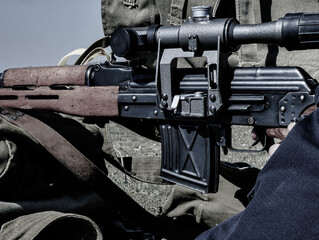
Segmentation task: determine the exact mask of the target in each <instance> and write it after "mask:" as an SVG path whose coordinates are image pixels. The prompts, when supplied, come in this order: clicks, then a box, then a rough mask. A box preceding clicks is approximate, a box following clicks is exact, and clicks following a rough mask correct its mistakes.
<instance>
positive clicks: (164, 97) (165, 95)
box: [162, 93, 168, 101]
mask: <svg viewBox="0 0 319 240" xmlns="http://www.w3.org/2000/svg"><path fill="white" fill-rule="evenodd" d="M162 99H163V100H164V101H166V100H167V99H168V95H167V93H163V95H162Z"/></svg>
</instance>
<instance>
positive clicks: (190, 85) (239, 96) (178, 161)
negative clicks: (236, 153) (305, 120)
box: [0, 7, 319, 192]
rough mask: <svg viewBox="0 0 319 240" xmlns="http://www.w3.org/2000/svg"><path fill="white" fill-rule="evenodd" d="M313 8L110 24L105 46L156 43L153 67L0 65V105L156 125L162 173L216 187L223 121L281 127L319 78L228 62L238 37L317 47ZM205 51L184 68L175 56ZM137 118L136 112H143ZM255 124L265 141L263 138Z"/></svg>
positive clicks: (226, 144)
mask: <svg viewBox="0 0 319 240" xmlns="http://www.w3.org/2000/svg"><path fill="white" fill-rule="evenodd" d="M318 24H319V15H318V14H302V13H298V14H287V15H286V16H285V17H283V18H281V19H279V20H277V21H274V22H269V23H263V24H258V25H240V24H239V23H238V22H237V20H235V19H232V18H231V19H215V18H212V17H211V15H210V9H209V8H206V7H195V8H193V17H192V18H189V20H188V21H186V22H185V23H183V24H182V25H181V26H150V27H144V28H122V29H117V30H116V31H115V32H114V34H113V35H112V36H111V39H110V45H111V48H112V51H113V53H114V54H115V55H116V56H119V57H125V58H126V59H133V58H134V56H135V55H136V54H139V53H143V54H144V56H147V55H148V54H151V53H157V55H156V56H157V63H156V67H155V68H154V69H151V68H149V69H146V68H145V67H143V62H142V60H143V59H142V58H139V60H134V59H133V60H125V61H123V60H121V61H116V60H114V59H115V58H114V59H113V60H112V61H107V62H105V63H103V64H95V65H90V66H69V67H43V68H21V69H8V70H6V71H5V72H3V73H2V74H1V82H0V84H1V89H0V105H1V106H7V107H12V108H17V109H22V110H28V109H45V110H52V111H58V112H63V113H67V114H73V115H79V116H95V117H107V118H110V119H113V120H115V121H122V122H124V123H126V124H129V123H133V124H131V126H133V125H134V129H135V130H137V131H138V130H140V131H141V132H143V130H144V132H145V127H146V126H157V127H158V128H159V131H160V136H161V138H160V139H161V143H162V167H161V176H162V177H163V178H164V179H167V180H169V181H172V182H175V183H178V184H182V185H184V186H187V187H190V188H193V189H196V190H198V191H201V192H216V191H217V190H218V177H219V170H218V166H219V159H220V149H221V148H222V149H224V152H227V149H232V144H231V138H232V137H231V126H232V125H249V126H254V127H257V128H259V129H265V128H268V127H286V126H287V125H288V124H289V123H290V122H292V121H296V119H298V117H299V116H300V114H301V113H302V111H303V110H304V109H305V108H307V107H308V106H310V105H312V104H313V103H314V90H315V88H316V86H317V82H316V81H315V80H314V79H312V78H311V77H310V76H309V75H308V74H307V73H306V72H305V71H304V70H303V69H301V68H298V67H264V68H261V67H258V68H252V67H247V68H230V67H229V66H228V62H227V59H228V56H229V55H230V53H231V52H234V51H237V50H238V49H239V47H240V45H241V44H249V43H265V44H277V45H279V46H282V47H285V48H287V49H288V50H296V49H299V50H302V49H312V48H319V26H318ZM181 58H183V59H186V60H187V61H189V62H192V61H194V60H197V59H198V58H201V59H204V60H205V63H206V64H204V65H201V66H197V67H191V68H184V67H179V66H178V61H179V59H181ZM141 120H143V121H141ZM265 136H266V134H265V132H263V131H260V134H259V138H260V141H261V142H262V143H263V146H264V148H267V146H268V145H269V141H268V139H267V137H265Z"/></svg>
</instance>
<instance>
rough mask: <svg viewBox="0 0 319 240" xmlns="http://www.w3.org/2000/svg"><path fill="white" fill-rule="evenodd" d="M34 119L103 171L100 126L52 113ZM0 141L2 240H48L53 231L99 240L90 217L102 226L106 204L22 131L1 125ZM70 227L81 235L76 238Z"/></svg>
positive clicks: (5, 124) (97, 232)
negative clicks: (54, 132)
mask: <svg viewBox="0 0 319 240" xmlns="http://www.w3.org/2000/svg"><path fill="white" fill-rule="evenodd" d="M35 116H36V117H37V118H38V119H41V120H42V121H43V122H45V123H47V124H48V125H50V126H51V127H52V128H54V129H55V130H56V131H58V132H60V133H61V134H62V135H63V136H64V137H65V138H66V139H68V140H69V141H70V142H71V143H72V144H73V145H74V146H76V147H77V148H78V149H80V150H81V152H82V153H83V154H84V155H86V156H87V157H88V158H90V159H91V160H92V161H94V162H95V163H96V164H98V165H99V166H101V167H102V168H103V166H104V159H103V152H102V146H103V135H102V132H101V129H100V128H99V127H98V126H96V125H93V124H84V123H83V119H81V118H77V119H76V120H75V119H71V118H69V117H66V116H64V117H62V116H61V115H58V114H53V113H51V114H49V113H38V114H35ZM0 136H1V137H0V189H1V194H0V216H1V217H0V225H2V226H1V230H0V239H35V238H36V239H49V238H48V236H49V235H50V234H49V235H47V233H49V232H51V233H52V231H53V230H54V232H56V233H57V234H60V235H59V236H62V235H64V236H65V237H67V236H69V237H70V236H71V235H73V236H74V237H75V238H72V239H101V232H100V230H99V228H98V227H97V225H96V224H95V223H93V221H92V220H90V219H89V218H88V217H92V218H93V219H94V220H95V221H96V220H97V221H99V219H100V217H101V216H100V215H105V212H104V214H103V213H102V212H103V211H107V209H106V206H105V203H104V201H103V200H102V199H101V198H100V197H98V196H97V195H96V194H95V193H94V192H92V191H91V190H89V189H87V188H85V187H83V184H82V183H80V182H79V181H78V180H77V179H76V178H75V177H74V176H73V175H72V174H70V173H69V172H68V171H67V170H66V169H65V168H64V167H63V166H62V165H60V164H59V163H58V162H57V161H56V160H55V159H54V158H53V157H52V156H51V155H50V154H49V153H48V152H47V151H46V150H45V149H43V148H42V147H41V146H39V144H38V143H37V142H36V141H35V140H34V139H33V138H32V137H30V136H29V135H27V134H26V133H25V132H23V130H21V129H20V128H19V127H17V126H14V125H13V124H11V123H9V122H7V121H6V120H4V119H0ZM52 210H54V212H52ZM69 213H73V214H69ZM74 213H76V214H81V215H82V214H84V215H86V216H81V215H74ZM71 226H72V227H73V226H78V227H79V228H80V229H82V230H83V231H78V230H76V231H77V233H75V232H74V231H72V230H71V229H70V228H71ZM59 229H60V230H59ZM65 231H69V234H67V233H65ZM56 236H58V235H56ZM86 236H87V237H86ZM88 236H91V238H88ZM60 239H63V238H60ZM64 239H66V238H64Z"/></svg>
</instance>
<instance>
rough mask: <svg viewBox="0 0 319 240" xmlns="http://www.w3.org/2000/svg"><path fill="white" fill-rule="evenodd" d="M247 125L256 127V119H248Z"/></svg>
mask: <svg viewBox="0 0 319 240" xmlns="http://www.w3.org/2000/svg"><path fill="white" fill-rule="evenodd" d="M247 123H248V124H249V125H254V123H255V118H253V117H249V118H248V119H247Z"/></svg>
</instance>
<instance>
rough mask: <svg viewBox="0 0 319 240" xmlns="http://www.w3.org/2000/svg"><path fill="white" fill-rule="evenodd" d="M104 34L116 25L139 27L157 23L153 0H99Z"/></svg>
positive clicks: (116, 26)
mask: <svg viewBox="0 0 319 240" xmlns="http://www.w3.org/2000/svg"><path fill="white" fill-rule="evenodd" d="M101 12H102V23H103V29H104V34H105V36H108V35H110V34H111V33H112V32H113V31H114V30H115V29H116V28H118V27H133V26H135V27H137V26H139V27H141V26H149V25H153V24H157V23H159V12H158V9H157V7H156V3H155V0H123V1H112V0H102V1H101Z"/></svg>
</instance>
